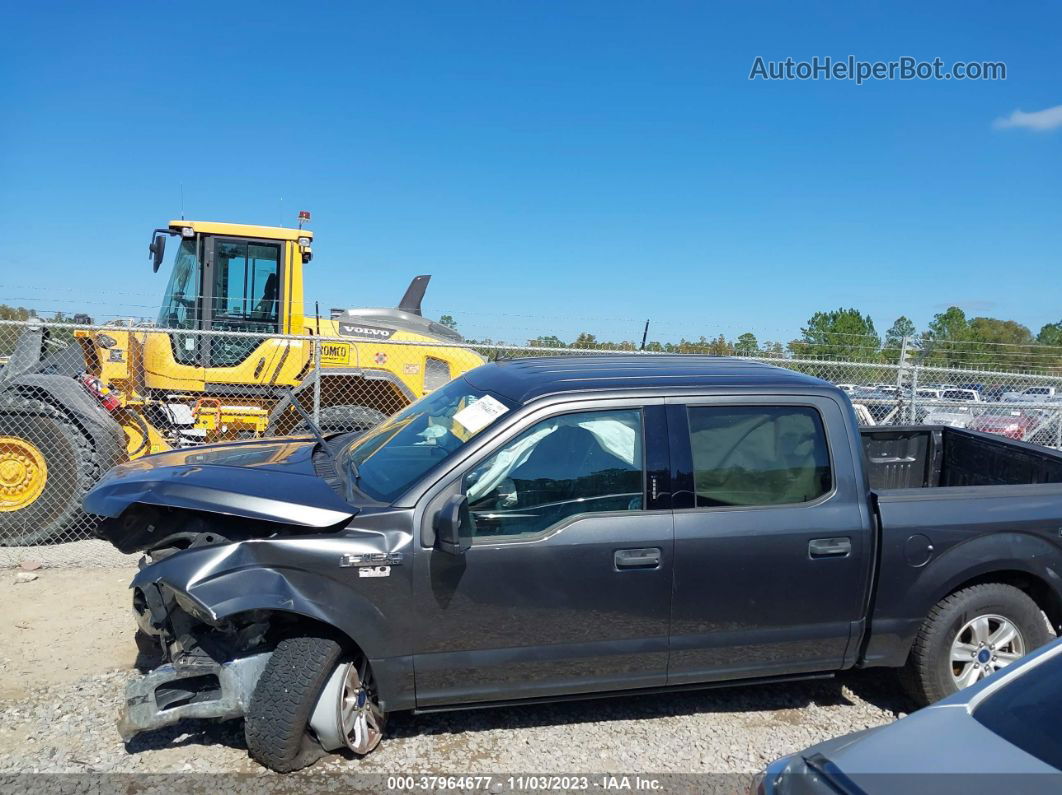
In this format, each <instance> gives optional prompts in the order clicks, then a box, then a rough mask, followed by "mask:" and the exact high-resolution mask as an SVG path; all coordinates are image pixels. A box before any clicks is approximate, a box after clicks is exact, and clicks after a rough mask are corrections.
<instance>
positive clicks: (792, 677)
mask: <svg viewBox="0 0 1062 795" xmlns="http://www.w3.org/2000/svg"><path fill="white" fill-rule="evenodd" d="M835 677H836V674H835V673H833V672H829V673H817V674H787V675H784V676H761V677H756V678H755V679H727V680H726V681H722V682H692V683H690V684H682V685H662V686H660V687H637V688H631V689H629V690H599V691H595V692H593V693H573V694H571V695H565V696H540V697H535V698H514V699H510V700H508V701H465V702H460V703H457V704H441V705H439V706H430V707H414V708H413V714H414V715H428V714H431V713H433V712H457V711H459V710H461V711H464V710H472V709H500V708H502V707H521V706H531V705H534V704H557V703H561V702H564V701H593V700H595V699H606V698H615V697H616V696H651V695H655V694H658V693H687V692H689V691H694V690H718V689H720V688H724V687H744V686H746V685H770V684H779V683H784V682H804V681H808V680H812V679H833V678H835Z"/></svg>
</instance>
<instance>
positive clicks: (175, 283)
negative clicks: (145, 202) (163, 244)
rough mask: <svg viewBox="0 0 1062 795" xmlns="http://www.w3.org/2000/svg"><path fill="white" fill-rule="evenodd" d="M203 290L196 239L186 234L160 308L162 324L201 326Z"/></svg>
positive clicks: (182, 326)
mask: <svg viewBox="0 0 1062 795" xmlns="http://www.w3.org/2000/svg"><path fill="white" fill-rule="evenodd" d="M199 292H200V291H199V257H198V256H197V255H196V240H195V238H185V239H183V240H181V245H180V248H178V249H177V255H176V256H175V257H174V259H173V271H172V272H171V273H170V282H169V284H168V285H166V294H165V295H164V296H163V298H162V310H161V311H160V312H159V325H160V326H162V327H164V328H189V329H191V328H198V326H199Z"/></svg>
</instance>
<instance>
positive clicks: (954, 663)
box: [951, 614, 1025, 690]
mask: <svg viewBox="0 0 1062 795" xmlns="http://www.w3.org/2000/svg"><path fill="white" fill-rule="evenodd" d="M1024 654H1025V639H1024V638H1023V637H1022V635H1021V632H1020V631H1019V630H1018V627H1017V626H1016V625H1015V624H1014V622H1013V621H1011V620H1010V619H1009V618H1006V617H1004V616H999V615H995V614H990V615H984V616H977V617H976V618H973V619H971V620H970V621H967V622H966V623H965V624H964V625H963V627H962V629H960V630H959V631H958V633H957V634H956V635H955V639H954V640H953V641H952V643H951V677H952V679H953V680H954V681H955V685H956V687H958V688H959V689H960V690H961V689H962V688H964V687H969V686H970V685H972V684H974V683H975V682H979V681H980V680H982V679H984V678H985V677H986V676H990V675H992V674H993V673H995V672H996V671H998V670H999V669H1000V668H1005V667H1006V666H1008V665H1010V664H1011V663H1012V662H1015V661H1016V660H1018V658H1020V657H1022V656H1023V655H1024Z"/></svg>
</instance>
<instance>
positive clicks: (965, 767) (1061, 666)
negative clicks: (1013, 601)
mask: <svg viewBox="0 0 1062 795" xmlns="http://www.w3.org/2000/svg"><path fill="white" fill-rule="evenodd" d="M984 630H985V632H987V627H985V628H984ZM985 637H986V638H987V637H988V635H985ZM983 648H984V647H983V646H974V645H973V644H971V648H970V650H969V653H970V654H972V655H975V656H976V657H980V656H983V655H984V652H983V651H982V650H981V649H983ZM964 653H965V649H958V650H956V655H957V656H963V654H964ZM1059 715H1062V639H1060V640H1055V641H1054V642H1053V643H1051V644H1049V645H1047V646H1044V647H1043V648H1042V649H1040V650H1039V651H1037V652H1036V653H1034V654H1031V655H1029V656H1028V657H1026V658H1025V659H1023V660H1022V661H1020V662H1019V663H1017V664H1015V665H1012V666H1010V667H1009V668H1007V669H1006V670H1005V671H1000V672H999V673H998V674H995V675H994V676H990V677H989V678H987V679H983V680H982V681H981V682H979V683H977V684H975V685H973V686H972V687H969V688H967V689H965V690H960V691H959V692H958V693H956V694H954V695H953V696H950V697H948V698H946V699H944V700H943V701H939V702H937V703H936V704H933V705H932V706H929V707H926V708H925V709H921V710H919V711H918V712H915V713H912V714H911V715H908V716H907V717H905V718H901V719H900V720H898V721H896V722H895V723H892V724H890V725H888V726H879V727H876V728H873V729H865V730H863V731H860V732H855V733H854V734H848V735H845V736H844V737H838V738H836V739H833V740H827V741H826V742H824V743H819V744H818V745H813V746H811V747H810V748H806V749H804V750H803V751H798V752H797V753H795V754H793V755H792V756H787V757H783V758H782V759H779V760H777V761H775V762H772V763H771V764H770V765H768V766H767V769H766V770H765V771H764V772H763V773H761V774H760V775H759V776H757V778H756V781H755V782H754V784H753V787H752V791H753V792H755V793H758V795H790V794H792V795H796V793H799V794H800V795H817V794H818V793H821V795H837V794H838V793H867V795H876V794H877V793H889V794H890V795H891V794H892V793H897V792H901V793H904V795H923V793H925V795H930V793H932V795H936V794H937V793H942V792H955V793H964V795H999V793H1000V792H1015V793H1017V792H1020V793H1030V794H1031V793H1044V794H1045V795H1047V793H1052V795H1054V794H1055V793H1059V792H1062V731H1059Z"/></svg>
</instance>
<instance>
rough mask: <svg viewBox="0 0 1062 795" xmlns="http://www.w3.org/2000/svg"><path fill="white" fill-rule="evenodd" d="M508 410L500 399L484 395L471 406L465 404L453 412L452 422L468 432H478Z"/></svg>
mask: <svg viewBox="0 0 1062 795" xmlns="http://www.w3.org/2000/svg"><path fill="white" fill-rule="evenodd" d="M508 410H509V409H507V408H505V404H504V403H502V402H501V401H500V400H496V399H495V398H492V397H491V396H490V395H484V396H483V397H481V398H480V399H479V400H477V401H476V402H475V403H473V404H472V405H471V406H465V407H464V408H463V409H461V410H460V411H459V412H457V413H456V414H454V422H456V423H458V424H459V425H461V426H462V427H464V428H465V429H467V430H468V432H469V433H478V432H479V431H481V430H483V429H484V428H486V427H487V426H488V425H490V424H491V423H492V422H494V420H496V419H498V417H500V416H501V415H502V414H505V412H507V411H508Z"/></svg>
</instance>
